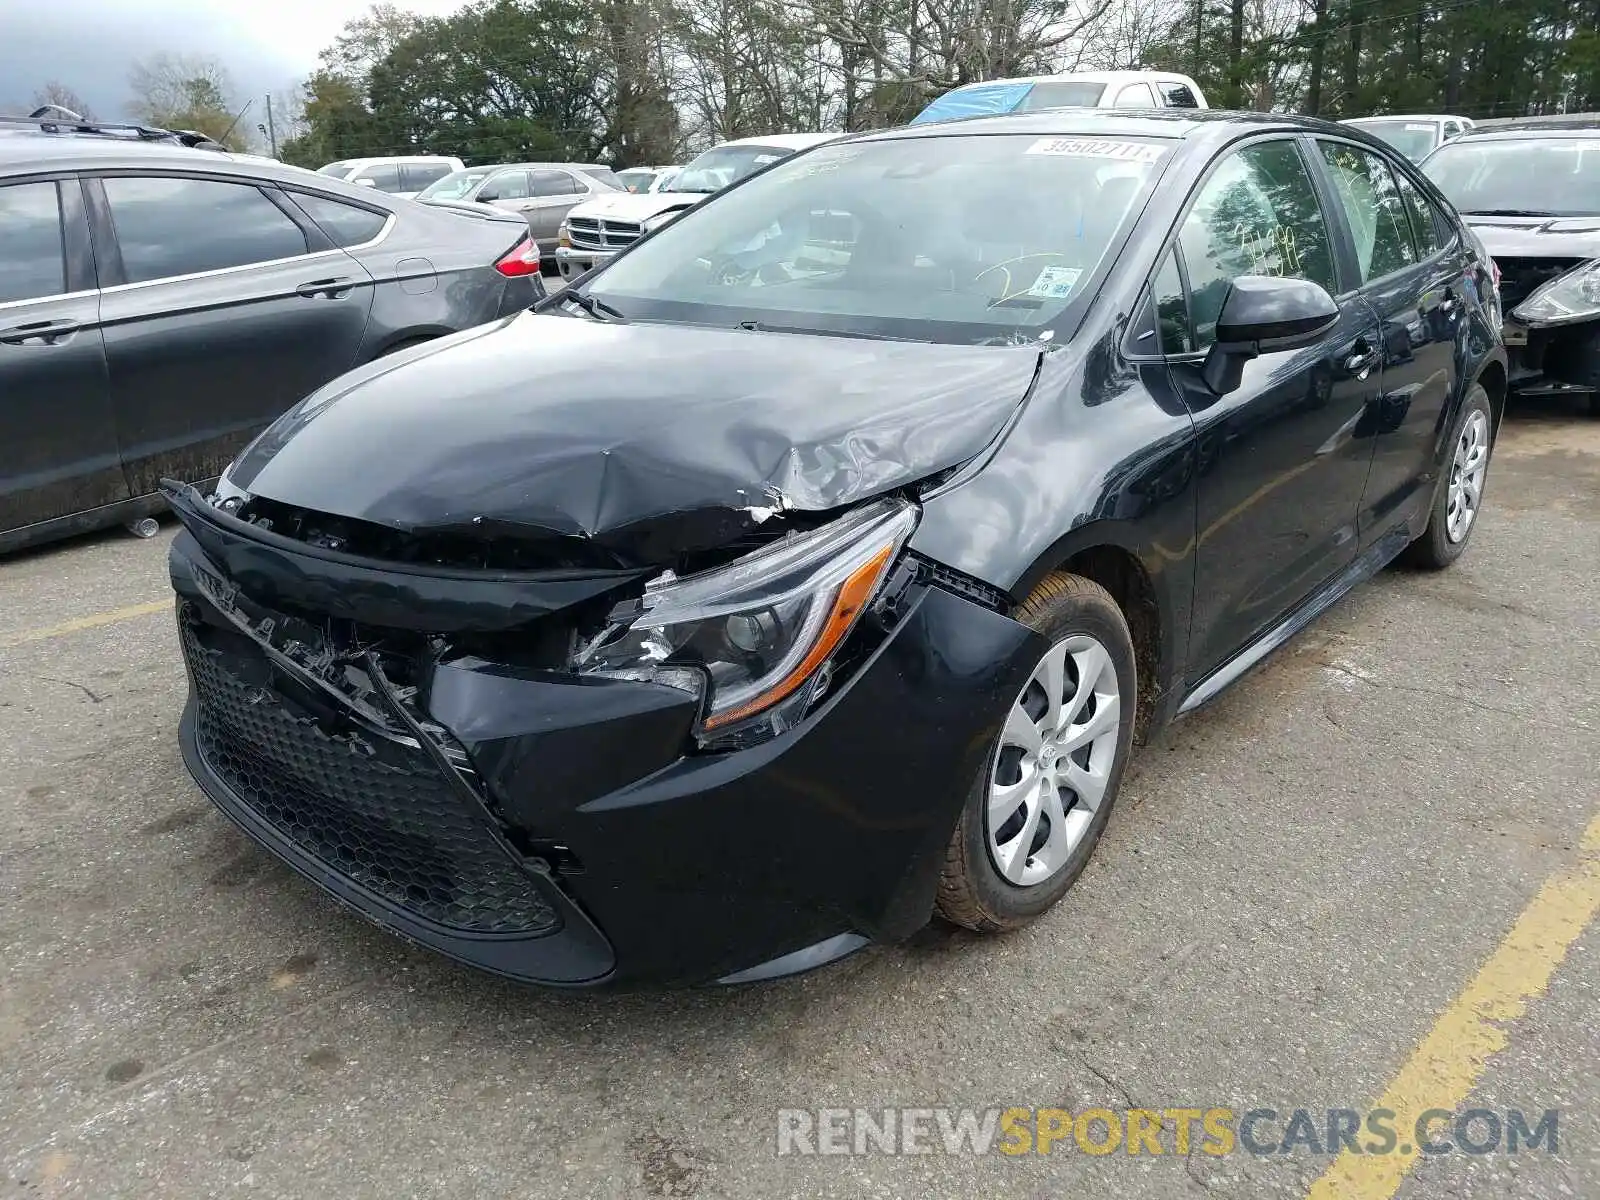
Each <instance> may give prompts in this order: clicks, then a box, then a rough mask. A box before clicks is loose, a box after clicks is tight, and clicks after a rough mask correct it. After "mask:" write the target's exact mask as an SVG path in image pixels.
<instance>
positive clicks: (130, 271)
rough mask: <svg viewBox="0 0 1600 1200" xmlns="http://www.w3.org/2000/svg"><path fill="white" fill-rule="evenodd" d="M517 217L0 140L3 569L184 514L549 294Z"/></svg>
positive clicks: (48, 125)
mask: <svg viewBox="0 0 1600 1200" xmlns="http://www.w3.org/2000/svg"><path fill="white" fill-rule="evenodd" d="M538 270H539V256H538V250H537V248H536V247H535V246H533V244H532V243H531V241H530V240H529V238H528V229H527V226H526V224H525V223H524V222H523V221H522V219H521V218H520V217H514V216H511V215H508V214H504V213H501V212H499V211H497V210H495V209H492V208H486V209H482V210H480V211H452V210H445V209H430V208H427V207H425V206H422V205H418V204H413V203H411V202H410V201H408V200H403V199H398V198H396V197H394V196H392V195H388V194H386V193H384V192H383V191H382V190H379V189H374V188H363V187H360V186H356V185H353V184H351V183H348V182H344V181H341V180H338V179H335V178H333V177H332V176H331V175H318V174H314V173H312V172H309V171H302V170H298V169H296V168H293V167H284V166H280V165H278V164H275V163H272V162H269V161H267V160H265V159H259V158H251V157H247V156H236V155H230V154H228V153H225V152H223V151H222V150H221V149H220V148H217V149H206V148H195V147H193V146H191V145H190V144H185V143H184V142H183V141H181V140H179V139H177V138H170V137H160V136H152V133H151V131H150V130H148V129H140V128H138V127H133V126H113V125H100V124H91V123H82V122H78V123H71V124H67V123H63V122H61V121H58V120H54V119H50V118H9V119H0V397H3V402H0V551H5V550H12V549H16V548H18V547H21V546H26V545H29V544H32V543H36V542H41V541H46V540H49V539H51V538H55V537H60V536H62V535H64V534H68V533H72V532H75V531H78V530H84V529H92V528H97V527H101V526H105V525H110V524H115V523H118V522H121V521H129V520H133V519H135V518H137V517H140V516H142V515H144V514H146V513H148V512H151V511H154V510H156V509H162V508H165V502H164V501H163V500H162V499H161V497H160V495H159V494H158V490H157V485H158V482H159V481H160V479H161V478H163V477H164V476H177V477H179V478H183V479H190V480H197V481H198V480H205V479H211V478H215V477H216V476H217V475H218V474H219V473H220V472H221V471H222V468H223V467H224V466H225V465H226V464H227V462H228V461H229V459H230V458H232V457H233V455H234V454H235V453H236V452H237V451H238V450H239V449H240V448H241V447H242V446H243V445H244V444H245V443H247V442H248V441H249V440H250V439H251V438H252V437H253V436H255V434H256V433H258V432H259V431H260V430H261V429H262V428H263V427H264V426H265V425H267V423H268V422H270V421H272V420H273V419H274V418H276V417H277V416H279V415H280V414H281V413H282V412H283V411H284V410H285V409H287V408H288V407H289V406H290V405H292V404H294V403H295V402H296V401H297V400H299V399H301V398H302V397H304V396H305V395H306V394H308V393H309V392H311V391H314V390H315V389H316V388H318V387H320V386H322V385H323V384H324V383H326V382H327V381H328V380H329V379H332V378H334V377H335V376H337V375H340V374H342V373H343V372H345V371H348V370H350V369H351V368H352V367H357V366H360V365H361V364H363V363H367V362H370V361H372V360H373V359H376V358H379V357H382V356H384V355H387V354H390V353H393V352H394V351H396V350H398V349H401V348H403V347H405V346H409V345H415V344H416V343H418V342H420V341H425V340H427V339H429V338H435V337H439V336H441V335H444V334H450V333H455V332H459V331H460V330H464V329H467V328H470V327H472V326H474V325H480V324H482V323H484V322H486V321H492V320H494V319H495V318H497V317H501V316H505V315H507V314H511V313H515V312H519V311H521V310H522V309H524V308H526V307H527V306H528V305H529V304H530V303H532V302H533V300H534V299H535V298H536V297H537V296H538V295H539V294H540V289H539V287H538V284H537V281H536V278H535V277H536V276H537V274H538Z"/></svg>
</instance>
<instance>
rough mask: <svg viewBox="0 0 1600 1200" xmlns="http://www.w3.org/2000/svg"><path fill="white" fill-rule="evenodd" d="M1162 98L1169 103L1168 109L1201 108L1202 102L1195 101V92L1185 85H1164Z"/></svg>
mask: <svg viewBox="0 0 1600 1200" xmlns="http://www.w3.org/2000/svg"><path fill="white" fill-rule="evenodd" d="M1161 98H1162V99H1163V100H1165V101H1166V102H1167V107H1168V108H1199V107H1200V101H1198V100H1196V99H1195V95H1194V91H1193V90H1192V89H1191V88H1190V87H1189V85H1188V84H1185V83H1163V84H1162V85H1161Z"/></svg>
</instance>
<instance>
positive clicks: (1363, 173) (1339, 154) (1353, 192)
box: [1317, 141, 1417, 283]
mask: <svg viewBox="0 0 1600 1200" xmlns="http://www.w3.org/2000/svg"><path fill="white" fill-rule="evenodd" d="M1317 144H1318V146H1319V147H1320V148H1321V150H1322V157H1323V159H1324V160H1325V161H1326V162H1327V164H1328V174H1329V176H1331V178H1332V180H1333V190H1334V192H1335V193H1336V194H1337V195H1338V197H1339V206H1340V207H1341V208H1343V209H1344V215H1345V218H1346V220H1347V221H1348V222H1349V225H1350V233H1351V235H1352V236H1353V237H1354V238H1355V243H1356V261H1357V262H1358V263H1359V264H1360V267H1361V279H1362V282H1363V283H1367V282H1371V281H1372V280H1374V279H1382V278H1383V277H1384V276H1385V275H1389V274H1392V273H1394V272H1395V271H1402V270H1404V269H1405V268H1406V267H1409V266H1411V265H1412V264H1413V263H1415V262H1416V261H1417V247H1416V244H1415V243H1414V242H1413V240H1412V234H1411V218H1410V216H1409V215H1408V214H1407V212H1406V205H1405V201H1404V200H1402V199H1401V198H1400V187H1399V185H1398V184H1397V183H1395V178H1394V173H1393V172H1392V171H1390V170H1389V167H1388V165H1387V164H1385V163H1384V161H1383V160H1382V159H1381V158H1379V157H1378V156H1377V155H1376V154H1372V153H1369V152H1368V151H1366V150H1362V149H1361V148H1360V147H1358V146H1352V145H1349V144H1348V143H1345V142H1322V141H1319V142H1318V143H1317Z"/></svg>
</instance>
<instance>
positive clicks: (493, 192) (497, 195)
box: [478, 171, 528, 201]
mask: <svg viewBox="0 0 1600 1200" xmlns="http://www.w3.org/2000/svg"><path fill="white" fill-rule="evenodd" d="M527 198H528V173H527V172H526V171H501V172H500V174H498V175H496V176H495V177H494V178H493V179H491V180H489V182H488V183H486V184H484V185H483V191H481V192H479V193H478V199H479V200H484V201H488V200H526V199H527Z"/></svg>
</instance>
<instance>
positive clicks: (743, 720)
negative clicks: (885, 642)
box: [571, 498, 919, 748]
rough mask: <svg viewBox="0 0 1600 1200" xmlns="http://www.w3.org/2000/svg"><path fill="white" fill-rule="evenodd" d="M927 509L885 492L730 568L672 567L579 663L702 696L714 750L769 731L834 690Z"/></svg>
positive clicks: (704, 732) (585, 670)
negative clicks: (840, 665) (834, 679)
mask: <svg viewBox="0 0 1600 1200" xmlns="http://www.w3.org/2000/svg"><path fill="white" fill-rule="evenodd" d="M918 516H919V510H918V509H917V507H916V506H915V505H914V504H912V503H910V502H909V501H906V500H902V499H898V498H893V499H884V500H879V501H876V502H874V503H871V504H865V505H862V506H861V507H859V508H856V509H853V510H851V511H850V512H848V513H846V514H845V515H844V516H841V517H839V518H837V519H835V520H833V521H830V522H828V523H827V524H825V525H822V526H819V527H818V528H816V529H813V530H809V531H807V532H805V533H796V534H791V535H790V536H788V537H785V538H782V539H780V540H778V541H775V542H771V543H769V544H768V545H766V546H763V547H762V548H761V549H759V550H757V551H755V552H753V553H751V554H747V555H745V556H744V557H742V558H740V559H737V560H736V561H734V562H732V563H729V564H727V565H725V566H722V567H717V568H714V569H712V570H708V571H703V572H700V573H698V574H695V575H690V576H685V577H682V578H679V577H678V576H676V575H674V574H672V573H671V572H667V573H665V574H663V575H660V576H658V577H657V578H656V579H654V580H652V581H651V582H650V583H649V584H647V585H646V588H645V594H644V596H643V597H642V598H640V599H638V600H635V601H630V602H628V603H626V604H622V605H619V606H618V607H617V608H616V609H614V610H613V611H612V614H611V616H610V618H609V620H608V621H607V625H606V628H605V630H604V631H603V632H602V633H600V634H599V635H598V636H597V637H595V638H593V639H591V640H590V641H589V642H588V643H586V644H585V645H583V646H581V647H579V649H578V650H577V652H576V653H575V654H574V656H573V660H572V663H571V666H572V668H573V670H575V671H577V672H578V673H580V674H590V675H604V676H609V677H611V678H619V679H630V680H635V681H639V682H649V683H659V684H666V685H667V686H669V687H676V688H680V689H682V690H684V691H688V692H691V693H693V694H695V695H697V696H699V697H700V699H701V717H700V721H699V723H698V726H697V729H696V735H697V737H698V738H699V740H700V743H701V745H702V746H703V747H706V748H721V747H722V746H723V745H724V744H726V743H727V742H728V741H729V739H730V738H731V739H732V741H733V742H735V743H737V744H750V743H751V742H752V741H756V740H765V739H766V738H768V737H771V736H774V735H775V734H778V733H781V732H783V731H784V730H785V729H788V728H790V727H792V726H793V725H794V724H795V723H796V722H798V721H799V720H800V718H801V717H802V716H803V715H804V714H805V712H806V710H807V708H808V707H809V706H810V705H811V703H812V701H813V700H815V699H816V698H817V697H818V696H819V695H820V694H821V692H822V691H823V690H825V689H826V687H827V686H828V684H829V682H830V673H831V670H832V665H833V662H834V658H835V655H836V652H837V651H838V650H839V648H840V647H841V646H842V645H843V644H844V642H845V640H846V638H847V637H848V635H849V634H850V632H851V630H852V629H854V628H855V627H856V625H857V624H858V622H859V621H860V619H861V617H862V616H863V614H864V613H866V612H867V611H868V610H869V609H870V608H871V607H872V605H873V604H874V603H875V602H876V601H877V600H878V598H879V597H880V596H882V595H883V594H884V590H885V585H886V584H887V583H888V581H889V579H890V576H891V573H892V571H893V569H894V567H895V564H896V562H897V561H898V559H899V556H900V551H901V550H902V549H903V548H904V546H905V544H906V541H907V540H908V539H909V538H910V536H911V533H912V531H913V530H914V529H915V528H916V524H917V518H918Z"/></svg>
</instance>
